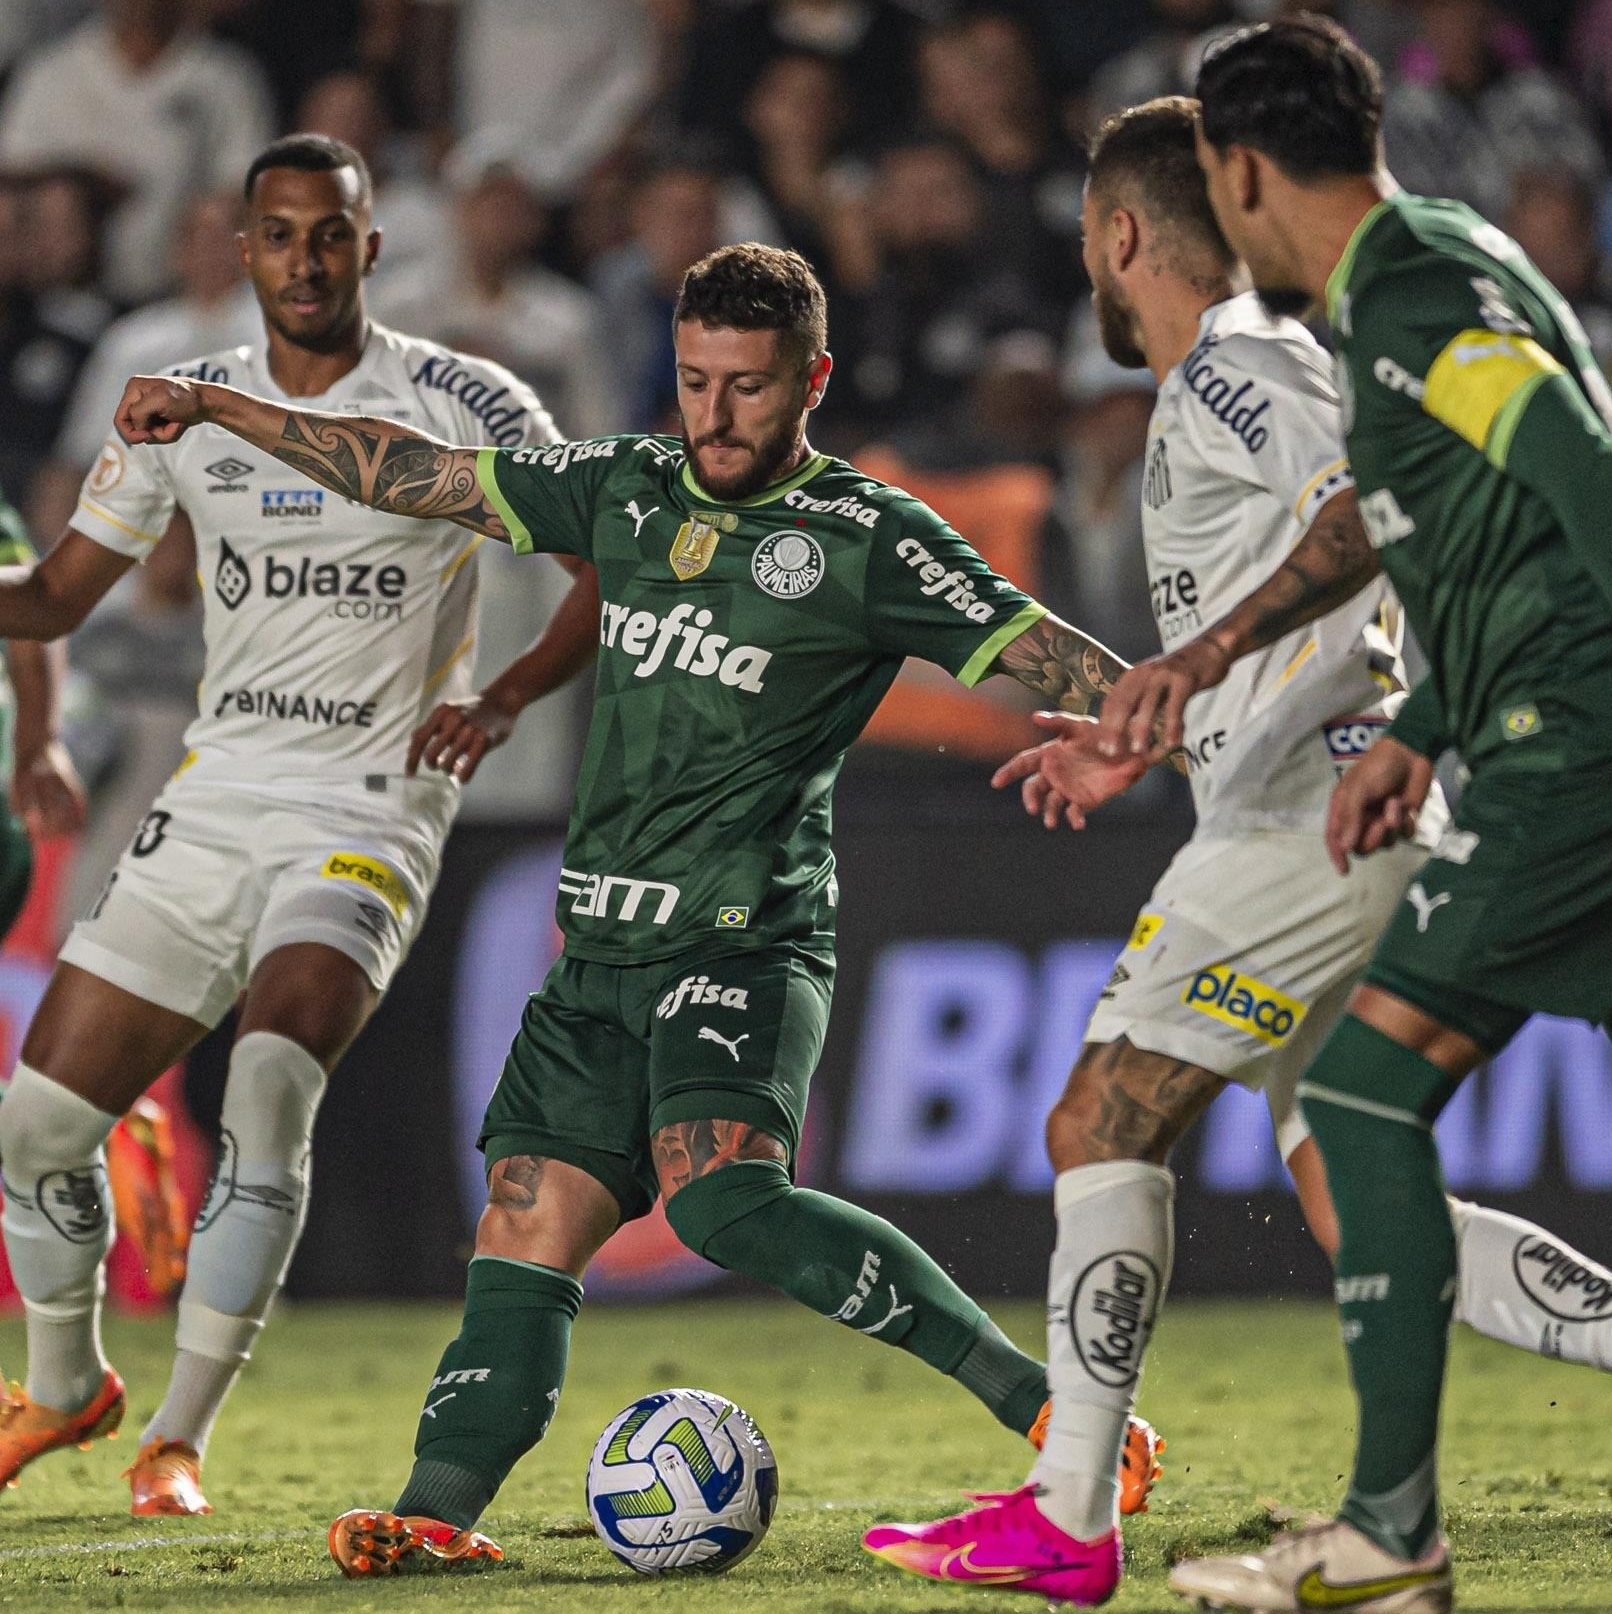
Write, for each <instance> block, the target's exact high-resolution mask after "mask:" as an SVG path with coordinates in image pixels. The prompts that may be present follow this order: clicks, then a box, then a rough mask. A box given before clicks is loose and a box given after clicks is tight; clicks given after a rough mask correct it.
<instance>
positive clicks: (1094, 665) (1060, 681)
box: [991, 613, 1126, 717]
mask: <svg viewBox="0 0 1612 1614" xmlns="http://www.w3.org/2000/svg"><path fill="white" fill-rule="evenodd" d="M1125 669H1126V664H1125V663H1124V662H1123V661H1121V660H1120V659H1119V657H1118V656H1116V655H1115V654H1114V652H1113V651H1112V650H1109V649H1107V648H1106V647H1104V646H1103V645H1100V644H1098V642H1097V641H1096V640H1095V639H1088V638H1087V637H1086V635H1085V634H1084V633H1082V632H1080V631H1079V629H1078V628H1072V627H1070V626H1069V624H1068V623H1067V622H1060V621H1059V620H1058V618H1057V617H1055V616H1053V615H1051V614H1050V613H1049V614H1048V615H1046V616H1044V617H1042V619H1041V620H1040V621H1039V622H1037V623H1036V624H1035V625H1034V626H1033V627H1030V628H1026V629H1025V630H1024V632H1023V633H1021V634H1020V635H1019V636H1018V638H1016V639H1013V640H1011V641H1010V642H1009V643H1008V644H1006V645H1004V646H1003V647H1002V651H1001V653H1000V654H999V655H998V656H997V658H996V664H995V666H994V667H993V668H992V669H991V670H992V671H993V672H999V673H1006V674H1007V676H1008V677H1009V678H1016V679H1018V681H1019V682H1020V683H1021V684H1023V685H1024V686H1025V688H1026V689H1033V690H1034V691H1035V692H1036V694H1037V695H1039V696H1040V697H1041V698H1042V700H1044V701H1045V702H1046V703H1047V704H1048V705H1049V706H1053V707H1056V708H1057V709H1058V710H1059V711H1061V712H1074V713H1076V714H1077V715H1079V716H1082V717H1095V716H1096V715H1097V714H1098V712H1099V711H1101V710H1102V705H1103V700H1104V698H1105V697H1106V696H1107V694H1108V691H1109V690H1111V689H1112V688H1113V687H1114V686H1115V684H1117V683H1118V682H1119V679H1120V675H1121V674H1122V673H1123V672H1124V671H1125Z"/></svg>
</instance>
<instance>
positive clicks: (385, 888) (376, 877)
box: [319, 852, 409, 919]
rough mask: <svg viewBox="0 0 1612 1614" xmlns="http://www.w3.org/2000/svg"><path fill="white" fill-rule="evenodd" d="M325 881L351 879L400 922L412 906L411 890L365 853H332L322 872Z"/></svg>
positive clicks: (384, 866) (396, 876)
mask: <svg viewBox="0 0 1612 1614" xmlns="http://www.w3.org/2000/svg"><path fill="white" fill-rule="evenodd" d="M319 874H320V878H321V879H325V880H351V881H352V882H353V883H354V884H355V885H361V886H363V887H365V888H366V889H367V890H369V891H372V892H374V894H375V895H376V896H377V897H379V898H380V899H381V901H382V902H384V903H385V904H386V905H387V907H389V908H390V909H391V910H392V912H393V913H394V914H396V915H397V917H398V918H399V919H401V918H402V917H403V915H404V913H405V911H406V910H407V908H408V905H409V888H408V887H407V886H406V885H404V883H403V881H402V880H401V879H400V878H399V877H398V875H397V874H396V873H395V872H394V871H393V870H391V869H389V868H387V866H386V865H385V864H384V863H382V862H381V861H380V860H379V859H378V858H373V857H365V856H364V854H363V853H362V852H332V853H331V854H330V856H329V857H327V858H326V859H325V866H324V867H323V868H322V869H321V870H320V871H319Z"/></svg>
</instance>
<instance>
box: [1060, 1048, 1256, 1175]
mask: <svg viewBox="0 0 1612 1614" xmlns="http://www.w3.org/2000/svg"><path fill="white" fill-rule="evenodd" d="M1225 1085H1226V1079H1225V1077H1223V1076H1217V1075H1216V1074H1215V1073H1214V1072H1213V1071H1210V1070H1204V1069H1203V1068H1202V1067H1201V1066H1199V1065H1189V1064H1187V1063H1186V1062H1185V1061H1184V1060H1180V1059H1171V1058H1170V1057H1169V1056H1168V1055H1166V1054H1155V1053H1149V1052H1148V1051H1147V1049H1145V1048H1137V1047H1135V1046H1134V1045H1133V1044H1132V1043H1131V1042H1129V1041H1128V1040H1127V1039H1126V1038H1124V1037H1119V1038H1116V1039H1115V1040H1114V1041H1113V1042H1089V1043H1087V1044H1086V1046H1085V1048H1084V1049H1083V1050H1082V1051H1081V1055H1080V1058H1079V1059H1078V1060H1077V1061H1076V1063H1075V1068H1074V1069H1073V1070H1072V1071H1071V1072H1070V1073H1069V1084H1068V1086H1067V1087H1065V1088H1064V1091H1063V1097H1062V1098H1060V1099H1059V1100H1058V1102H1057V1103H1056V1104H1055V1105H1054V1106H1053V1110H1052V1114H1051V1115H1050V1116H1048V1118H1047V1153H1048V1155H1049V1156H1050V1158H1051V1160H1052V1168H1053V1170H1054V1171H1069V1170H1072V1169H1073V1168H1074V1167H1076V1166H1090V1165H1096V1164H1098V1163H1100V1162H1103V1161H1109V1160H1146V1161H1150V1162H1151V1163H1152V1164H1154V1165H1157V1166H1162V1165H1163V1164H1164V1162H1165V1159H1166V1157H1167V1156H1168V1155H1169V1153H1170V1150H1171V1149H1172V1148H1173V1147H1174V1146H1175V1143H1176V1140H1177V1139H1178V1138H1180V1136H1181V1134H1182V1133H1183V1132H1185V1131H1186V1129H1187V1128H1188V1127H1189V1126H1191V1125H1192V1123H1193V1122H1194V1121H1195V1120H1197V1118H1198V1117H1199V1116H1200V1115H1201V1114H1202V1113H1203V1112H1204V1110H1206V1109H1207V1108H1208V1107H1209V1104H1210V1102H1211V1100H1213V1099H1214V1098H1215V1097H1216V1096H1217V1095H1218V1094H1219V1092H1220V1090H1221V1089H1222V1088H1223V1087H1224V1086H1225Z"/></svg>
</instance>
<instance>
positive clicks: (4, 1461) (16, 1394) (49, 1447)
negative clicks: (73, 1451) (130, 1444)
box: [0, 1368, 128, 1485]
mask: <svg viewBox="0 0 1612 1614" xmlns="http://www.w3.org/2000/svg"><path fill="white" fill-rule="evenodd" d="M127 1409H128V1397H127V1396H126V1395H125V1394H124V1391H123V1380H122V1379H120V1378H119V1377H118V1376H117V1374H116V1373H114V1372H113V1371H112V1369H111V1368H108V1369H107V1370H106V1377H105V1378H103V1379H102V1380H101V1387H100V1389H99V1390H97V1391H96V1392H95V1394H94V1395H93V1396H91V1397H90V1401H89V1405H88V1406H85V1407H81V1408H79V1410H78V1411H77V1412H61V1411H59V1410H58V1409H57V1408H55V1407H47V1406H43V1405H41V1404H40V1403H39V1402H37V1401H33V1400H30V1399H29V1396H28V1392H27V1391H26V1390H24V1389H23V1387H22V1386H21V1385H20V1384H13V1385H12V1386H11V1393H10V1394H9V1395H8V1396H7V1397H6V1401H5V1405H4V1406H0V1484H3V1485H15V1484H16V1483H17V1475H18V1474H20V1473H21V1472H22V1470H23V1469H24V1468H26V1467H27V1466H28V1464H29V1463H31V1462H33V1460H34V1459H35V1458H36V1457H43V1456H44V1455H45V1453H46V1452H48V1451H56V1450H58V1449H60V1448H61V1447H63V1446H77V1447H78V1449H79V1450H80V1451H88V1450H89V1449H90V1442H91V1441H92V1440H94V1439H95V1438H96V1437H97V1436H99V1435H105V1436H106V1438H107V1439H108V1440H110V1439H112V1438H113V1436H115V1435H116V1434H117V1432H118V1425H119V1424H121V1423H122V1422H123V1414H124V1412H125V1411H126V1410H127Z"/></svg>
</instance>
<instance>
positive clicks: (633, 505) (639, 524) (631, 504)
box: [627, 499, 660, 538]
mask: <svg viewBox="0 0 1612 1614" xmlns="http://www.w3.org/2000/svg"><path fill="white" fill-rule="evenodd" d="M659 509H660V506H659V505H658V504H652V505H650V507H649V508H648V509H647V510H645V511H644V512H643V513H642V514H640V513H639V510H638V501H637V500H636V499H629V500H628V501H627V514H628V515H630V516H631V517H632V535H633V537H634V538H636V537H637V536H638V534H639V533H641V532H642V531H643V530H644V523H645V522H646V521H648V520H649V518H650V517H651V516H652V515H654V514H655V512H656V511H657V510H659Z"/></svg>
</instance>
